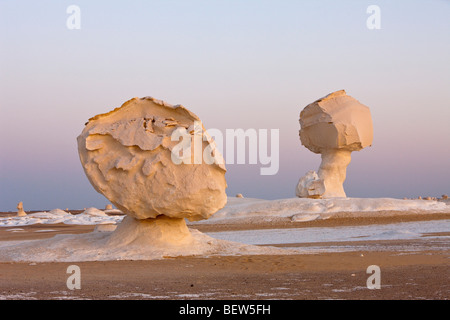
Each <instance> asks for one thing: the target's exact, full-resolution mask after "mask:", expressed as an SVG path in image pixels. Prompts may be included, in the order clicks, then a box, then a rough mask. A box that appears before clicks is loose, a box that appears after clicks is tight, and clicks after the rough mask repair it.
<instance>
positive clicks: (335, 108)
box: [296, 90, 373, 198]
mask: <svg viewBox="0 0 450 320" xmlns="http://www.w3.org/2000/svg"><path fill="white" fill-rule="evenodd" d="M300 126H301V129H300V141H301V143H302V145H304V146H305V147H306V148H308V149H309V150H311V151H312V152H314V153H318V154H321V156H322V162H321V164H320V167H319V171H318V172H317V173H316V172H314V171H310V172H308V173H307V174H306V175H305V176H304V177H302V178H301V179H300V181H299V183H298V185H297V189H296V195H297V196H298V197H303V198H332V197H346V194H345V191H344V187H343V183H344V181H345V178H346V170H347V166H348V165H349V163H350V161H351V152H353V151H359V150H361V149H363V148H365V147H367V146H371V145H372V141H373V125H372V117H371V114H370V110H369V108H368V107H367V106H365V105H363V104H361V103H360V102H358V101H357V100H356V99H354V98H353V97H350V96H348V95H347V94H346V92H345V91H344V90H340V91H336V92H333V93H330V94H329V95H327V96H325V97H323V98H321V99H319V100H317V101H314V102H313V103H311V104H309V105H307V106H306V107H305V108H304V109H303V110H302V112H301V113H300Z"/></svg>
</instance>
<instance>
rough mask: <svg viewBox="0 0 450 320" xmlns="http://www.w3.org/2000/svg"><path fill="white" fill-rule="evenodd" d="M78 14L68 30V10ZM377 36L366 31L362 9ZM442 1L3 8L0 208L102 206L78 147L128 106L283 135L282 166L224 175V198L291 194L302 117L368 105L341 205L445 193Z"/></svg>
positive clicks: (449, 97) (447, 42)
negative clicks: (155, 105)
mask: <svg viewBox="0 0 450 320" xmlns="http://www.w3.org/2000/svg"><path fill="white" fill-rule="evenodd" d="M72 4H75V5H78V6H79V7H80V9H81V29H80V30H68V29H67V27H66V20H67V18H68V16H69V15H68V14H67V13H66V8H67V7H68V6H69V5H72ZM372 4H375V5H378V6H379V7H380V9H381V30H369V29H368V28H367V27H366V20H367V18H368V17H369V14H367V13H366V9H367V7H368V6H369V5H372ZM449 17H450V1H443V0H440V1H439V0H432V1H425V0H422V1H414V0H404V1H400V0H397V1H357V0H355V1H332V0H330V1H299V0H295V1H294V0H293V1H287V0H284V1H283V0H281V1H274V0H272V1H262V0H246V1H233V0H227V1H225V0H223V1H214V0H210V1H189V0H185V1H181V0H178V1H167V0H165V1H162V0H161V1H20V0H15V1H12V0H0V48H1V50H0V136H1V138H0V150H1V154H0V210H15V206H16V204H17V203H18V202H19V201H23V202H24V206H25V210H34V209H36V210H37V209H53V208H66V207H69V208H73V209H75V208H84V207H90V206H97V207H103V206H104V205H105V204H106V203H108V201H107V200H106V199H105V198H103V196H101V195H99V194H97V193H96V191H95V190H94V189H93V188H92V187H91V185H90V184H89V182H88V180H87V178H86V177H85V175H84V172H83V170H82V168H81V165H80V162H79V158H78V153H77V145H76V137H77V136H78V135H79V133H80V132H81V131H82V129H83V126H84V123H85V122H86V121H87V119H88V118H90V117H91V116H93V115H95V114H98V113H103V112H107V111H109V110H110V109H112V108H113V107H117V106H119V105H121V104H122V103H123V102H124V101H126V100H128V99H130V98H132V97H142V96H148V95H150V96H154V97H156V98H158V99H162V100H165V101H167V102H169V103H172V104H178V103H181V104H183V105H185V106H186V107H188V108H189V109H191V110H192V111H193V112H194V113H196V114H197V115H198V116H199V117H200V118H201V119H202V120H203V123H204V125H205V127H206V128H218V129H221V130H225V129H227V128H231V129H233V128H243V129H248V128H256V129H258V128H267V129H280V170H279V172H278V174H277V175H274V176H260V175H259V168H260V165H253V166H249V165H229V166H227V168H228V172H227V175H226V177H227V181H228V185H229V188H228V193H229V195H235V194H236V193H242V194H244V195H245V196H248V197H260V198H267V199H275V198H287V197H292V196H294V189H295V186H296V184H297V181H298V179H299V178H300V177H301V176H302V175H304V173H305V172H306V171H308V170H311V169H314V170H317V168H318V166H319V163H320V157H319V156H318V155H315V154H312V153H311V152H309V151H308V150H306V149H305V148H304V147H302V146H301V144H300V141H299V139H298V130H299V123H298V116H299V113H300V111H301V110H302V109H303V107H304V106H306V105H307V104H308V103H310V102H312V101H314V100H316V99H317V98H320V97H322V96H324V95H326V94H328V93H330V92H332V91H335V90H340V89H345V90H346V91H347V93H348V94H349V95H351V96H353V97H355V98H356V99H358V100H359V101H360V102H362V103H364V104H366V105H367V106H369V107H370V109H371V112H372V117H373V121H374V135H375V138H374V144H373V146H372V147H371V148H368V149H364V150H363V151H360V152H358V153H353V154H352V159H353V160H352V163H351V164H350V166H349V168H348V175H347V181H346V183H345V189H346V192H347V195H348V196H351V197H404V196H407V197H412V196H418V195H423V196H426V195H431V196H440V195H441V194H443V193H447V194H449V193H450V165H449V158H450V125H449V122H450V90H449V89H448V88H449V85H450V61H449V60H450V19H449Z"/></svg>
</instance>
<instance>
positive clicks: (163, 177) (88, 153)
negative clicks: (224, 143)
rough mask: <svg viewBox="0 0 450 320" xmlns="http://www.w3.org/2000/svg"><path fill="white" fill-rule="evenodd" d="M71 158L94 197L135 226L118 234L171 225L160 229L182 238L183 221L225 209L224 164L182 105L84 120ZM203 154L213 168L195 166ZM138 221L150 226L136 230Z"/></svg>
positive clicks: (146, 102) (131, 105)
mask: <svg viewBox="0 0 450 320" xmlns="http://www.w3.org/2000/svg"><path fill="white" fill-rule="evenodd" d="M180 146H183V148H181V147H180ZM78 152H79V155H80V160H81V163H82V166H83V168H84V171H85V173H86V175H87V177H88V179H89V181H90V182H91V184H92V186H93V187H94V188H95V190H97V191H98V192H99V193H101V194H103V195H104V196H105V197H106V198H107V199H109V201H110V202H111V203H113V204H114V205H115V206H116V207H117V208H118V209H120V210H121V211H122V212H124V213H125V214H127V215H128V216H130V217H127V220H128V221H129V220H130V219H135V220H137V221H135V222H134V223H123V227H122V229H123V228H126V229H127V230H128V229H129V228H130V227H131V228H132V229H136V230H137V229H139V230H154V232H155V235H153V236H155V237H157V234H158V232H157V231H156V230H160V229H161V228H167V226H168V225H170V223H173V225H174V226H176V227H172V228H167V230H169V231H170V230H182V231H183V232H185V233H186V232H187V228H184V227H182V225H184V224H185V222H184V218H187V219H189V220H191V221H196V220H201V219H207V218H208V217H210V216H211V215H212V214H214V213H215V212H216V211H217V210H219V209H221V208H222V207H224V205H225V204H226V201H227V196H226V193H225V189H226V187H227V184H226V180H225V171H226V170H225V166H224V161H223V158H222V156H221V155H220V153H219V152H217V150H215V145H214V141H213V140H212V139H211V138H210V137H209V135H208V134H207V132H206V131H205V129H204V128H203V126H202V125H201V122H200V119H199V118H198V117H197V116H196V115H195V114H193V113H192V112H190V111H189V110H188V109H186V108H185V107H183V106H181V105H175V106H173V105H170V104H167V103H165V102H163V101H160V100H156V99H154V98H151V97H145V98H134V99H131V100H129V101H127V102H125V103H124V104H123V105H122V106H121V107H120V108H116V109H114V110H113V111H111V112H108V113H105V114H100V115H97V116H95V117H93V118H91V119H89V122H88V123H87V124H86V126H85V128H84V130H83V131H82V133H81V134H80V136H79V137H78ZM199 154H200V158H199ZM204 155H209V156H210V158H211V157H212V160H213V161H210V160H211V159H209V161H202V160H204V159H202V157H203V156H204ZM205 160H208V159H205ZM161 219H163V220H164V223H161V222H158V221H160V220H161ZM143 220H146V221H145V223H146V225H148V224H149V223H150V224H151V223H154V224H155V227H151V228H141V227H137V226H138V225H139V223H138V222H139V221H143ZM120 228H121V227H120V226H119V228H118V230H117V231H118V232H119V231H120V230H119V229H120ZM131 233H132V232H131V231H130V232H129V234H131ZM118 234H119V235H120V234H123V230H122V231H121V232H119V233H118ZM159 234H160V235H161V236H162V235H163V234H164V233H161V232H159ZM187 235H188V234H187ZM167 237H168V236H167V234H165V235H164V239H166V238H167ZM178 238H180V237H179V236H174V239H178ZM183 239H184V240H183V241H185V240H186V237H184V238H183ZM127 241H129V239H127Z"/></svg>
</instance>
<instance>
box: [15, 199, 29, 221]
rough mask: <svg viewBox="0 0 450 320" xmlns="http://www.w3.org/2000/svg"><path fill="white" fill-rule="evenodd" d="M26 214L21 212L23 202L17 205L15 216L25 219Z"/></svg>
mask: <svg viewBox="0 0 450 320" xmlns="http://www.w3.org/2000/svg"><path fill="white" fill-rule="evenodd" d="M26 215H27V214H26V212H25V211H23V202H22V201H21V202H19V203H18V204H17V216H18V217H25V216H26Z"/></svg>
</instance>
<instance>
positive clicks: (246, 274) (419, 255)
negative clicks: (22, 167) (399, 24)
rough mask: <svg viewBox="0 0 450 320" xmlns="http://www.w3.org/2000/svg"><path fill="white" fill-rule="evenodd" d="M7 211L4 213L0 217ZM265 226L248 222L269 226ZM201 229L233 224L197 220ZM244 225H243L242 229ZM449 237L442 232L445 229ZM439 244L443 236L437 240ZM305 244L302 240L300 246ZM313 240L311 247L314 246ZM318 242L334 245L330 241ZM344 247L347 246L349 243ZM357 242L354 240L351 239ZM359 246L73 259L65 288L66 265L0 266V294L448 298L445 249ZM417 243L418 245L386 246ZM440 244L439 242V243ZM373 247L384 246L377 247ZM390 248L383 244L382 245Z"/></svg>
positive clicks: (37, 233)
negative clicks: (72, 281) (371, 280)
mask: <svg viewBox="0 0 450 320" xmlns="http://www.w3.org/2000/svg"><path fill="white" fill-rule="evenodd" d="M4 215H6V214H4ZM444 218H446V219H448V215H443V216H441V215H423V216H419V215H410V216H402V217H401V218H399V217H384V218H380V219H376V218H367V219H365V218H358V219H351V218H348V219H346V218H341V219H328V220H322V221H311V222H301V223H296V224H291V223H287V222H279V223H277V224H276V225H270V227H271V228H280V227H295V228H298V227H311V226H314V227H321V226H322V227H330V226H341V225H367V224H374V223H378V224H387V223H394V222H399V221H418V220H431V219H444ZM267 227H269V226H268V225H263V224H261V225H257V226H255V225H253V228H267ZM196 228H198V229H199V230H200V231H205V232H207V231H224V230H234V229H239V228H237V227H236V226H226V225H221V226H213V225H202V226H201V225H198V226H196ZM240 228H241V229H242V228H249V226H246V227H240ZM8 229H12V228H0V241H7V240H25V239H28V240H29V239H39V238H45V237H51V236H54V235H55V234H58V233H83V232H91V231H92V230H93V229H94V226H73V225H31V226H25V227H19V228H18V229H22V230H17V231H16V232H12V231H8ZM444 235H448V234H444ZM441 242H442V240H441ZM302 245H303V246H305V247H307V246H308V244H302ZM315 245H317V244H315ZM322 245H339V243H328V244H322ZM346 245H352V243H349V242H347V243H346ZM354 245H356V243H354ZM357 245H366V247H365V248H366V249H365V250H354V251H350V252H333V253H319V254H298V255H279V256H273V255H271V256H266V255H261V256H254V255H252V256H222V257H209V258H205V257H203V258H200V257H179V258H170V259H164V260H153V261H109V262H77V263H72V264H76V265H77V266H79V267H80V270H81V289H79V290H69V289H68V288H67V285H66V281H67V278H68V277H69V276H70V275H69V274H68V273H67V267H68V266H69V265H71V263H0V299H7V300H16V299H127V300H129V299H157V300H165V299H177V300H179V299H181V300H189V299H196V300H199V299H200V300H206V299H214V300H217V299H238V300H246V299H257V300H260V299H276V300H280V299H294V300H300V299H302V300H303V299H352V300H353V299H383V300H389V299H407V300H411V299H414V300H415V299H433V300H436V299H439V300H440V299H448V298H450V281H449V278H450V277H449V276H450V272H449V261H450V260H449V257H450V255H449V253H450V246H448V242H444V248H445V246H447V247H448V249H443V250H442V249H440V250H434V248H433V245H434V242H433V241H427V240H426V239H418V240H401V241H400V240H393V241H389V240H385V241H371V242H364V241H358V242H357ZM395 245H401V247H403V248H405V247H406V248H414V247H419V248H421V249H420V250H410V251H409V250H406V251H398V250H389V246H391V247H392V248H395ZM440 245H441V246H442V243H440ZM377 246H383V248H384V249H382V250H377ZM386 248H388V249H386ZM370 265H378V266H379V267H380V269H381V289H379V290H370V289H368V288H367V285H366V281H367V279H368V277H369V276H370V274H367V273H366V270H367V267H368V266H370Z"/></svg>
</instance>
